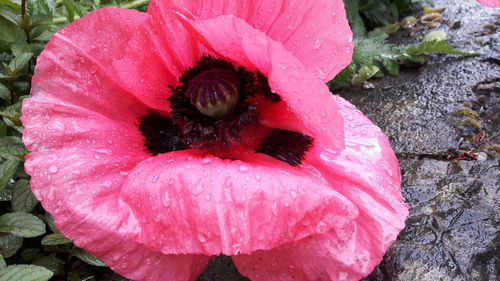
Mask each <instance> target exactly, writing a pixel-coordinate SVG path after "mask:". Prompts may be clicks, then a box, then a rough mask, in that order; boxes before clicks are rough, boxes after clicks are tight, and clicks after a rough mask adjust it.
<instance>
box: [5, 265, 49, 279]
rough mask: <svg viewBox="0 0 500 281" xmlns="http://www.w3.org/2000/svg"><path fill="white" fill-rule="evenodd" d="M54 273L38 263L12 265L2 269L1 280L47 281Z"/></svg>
mask: <svg viewBox="0 0 500 281" xmlns="http://www.w3.org/2000/svg"><path fill="white" fill-rule="evenodd" d="M53 275H54V273H53V272H52V271H50V270H48V269H46V268H44V267H42V266H38V265H27V264H22V265H21V264H19V265H10V266H8V267H6V268H4V269H2V270H0V281H47V280H49V279H50V278H51V277H52V276H53Z"/></svg>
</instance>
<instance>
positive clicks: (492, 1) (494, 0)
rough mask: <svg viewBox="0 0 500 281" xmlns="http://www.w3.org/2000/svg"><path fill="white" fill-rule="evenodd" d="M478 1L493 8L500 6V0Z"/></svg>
mask: <svg viewBox="0 0 500 281" xmlns="http://www.w3.org/2000/svg"><path fill="white" fill-rule="evenodd" d="M477 1H478V2H479V3H481V4H483V5H485V6H488V7H491V8H500V0H477Z"/></svg>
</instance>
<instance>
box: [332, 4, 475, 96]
mask: <svg viewBox="0 0 500 281" xmlns="http://www.w3.org/2000/svg"><path fill="white" fill-rule="evenodd" d="M418 2H423V1H421V0H344V3H345V5H346V10H347V16H348V18H349V23H350V25H351V28H352V30H353V33H354V45H355V48H354V54H353V58H352V62H351V64H350V65H349V66H348V67H347V68H345V69H344V70H343V71H342V72H341V73H340V74H339V75H337V77H335V79H334V80H332V81H331V82H330V83H329V86H330V88H331V89H333V90H336V89H339V88H343V87H348V86H350V85H361V84H362V83H363V82H365V81H367V80H368V79H370V78H372V77H382V76H383V75H384V74H385V73H388V74H390V75H398V74H399V68H400V64H408V63H409V64H411V65H421V64H423V63H424V62H425V56H426V55H427V54H431V53H442V54H453V55H475V54H474V53H468V52H462V51H459V50H456V49H455V48H454V47H453V45H451V44H450V43H449V42H448V40H446V35H445V34H441V33H439V32H435V31H434V32H431V33H429V34H428V35H427V36H426V37H425V38H424V40H423V41H422V42H421V43H420V44H417V45H413V46H405V47H400V46H395V45H393V44H390V43H388V42H387V38H388V37H389V34H391V33H394V32H396V31H397V30H398V28H399V25H400V24H397V23H395V22H396V21H397V20H398V17H399V16H401V15H406V14H408V12H410V11H411V9H410V8H411V7H412V4H415V3H418ZM425 2H429V1H425ZM367 7H372V8H370V9H367ZM427 10H429V9H427ZM429 11H433V12H434V11H435V9H431V10H429ZM372 29H373V30H372ZM367 30H371V31H370V32H368V31H367Z"/></svg>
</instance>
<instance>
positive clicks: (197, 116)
mask: <svg viewBox="0 0 500 281" xmlns="http://www.w3.org/2000/svg"><path fill="white" fill-rule="evenodd" d="M179 82H180V85H179V86H177V87H172V86H169V88H170V91H171V93H172V94H171V96H170V97H169V98H168V100H169V102H170V108H171V112H170V117H166V116H164V115H162V114H159V113H156V112H154V111H152V110H151V111H150V112H148V114H147V115H145V116H143V117H142V118H141V119H140V120H139V130H140V131H141V133H142V135H143V136H144V139H145V142H144V146H145V148H146V149H147V150H148V151H149V152H150V153H152V154H153V155H157V154H160V153H166V152H169V151H174V150H182V149H190V148H197V149H202V150H203V149H206V150H207V151H211V152H212V153H213V151H223V150H230V149H231V145H233V144H235V143H237V142H242V141H243V142H244V140H242V139H241V132H242V130H243V129H245V127H248V126H250V125H253V127H252V130H254V129H257V130H258V128H263V127H261V126H260V125H259V124H258V118H257V113H256V109H257V107H258V106H259V104H261V103H262V102H265V103H278V102H281V98H280V96H279V95H277V94H275V93H273V92H272V91H271V89H270V87H269V84H268V81H267V78H266V77H265V76H264V75H263V74H262V73H260V72H251V71H248V70H246V69H245V68H243V67H235V66H234V65H233V64H232V63H230V62H227V61H225V60H221V59H216V58H214V57H210V56H203V57H202V58H201V59H200V60H199V61H198V62H197V63H196V65H195V66H194V67H192V68H189V69H187V70H186V71H185V72H184V73H183V75H182V76H181V77H180V79H179ZM263 129H264V128H263ZM267 130H269V129H267ZM267 130H266V131H267ZM243 142H242V143H243ZM312 142H313V139H312V138H311V137H309V136H307V135H304V134H301V133H297V132H290V131H285V130H280V129H273V130H271V133H268V135H267V136H265V137H261V140H260V144H259V145H257V146H255V144H253V145H254V146H255V147H249V150H253V151H255V152H259V153H264V154H267V155H269V156H271V157H273V158H275V159H278V160H280V161H283V162H286V163H288V164H290V165H292V166H298V165H300V164H301V161H302V159H303V156H304V154H305V153H306V152H307V150H308V149H309V148H310V147H311V145H312Z"/></svg>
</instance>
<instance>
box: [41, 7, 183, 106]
mask: <svg viewBox="0 0 500 281" xmlns="http://www.w3.org/2000/svg"><path fill="white" fill-rule="evenodd" d="M149 18H150V17H149V15H148V14H146V13H140V12H137V11H135V10H125V9H118V8H103V9H99V10H97V11H95V12H92V13H90V14H88V15H86V16H85V17H84V18H82V19H80V20H77V21H75V22H74V23H72V24H70V25H68V26H66V27H63V28H61V30H60V31H58V32H57V33H56V34H55V35H54V36H53V37H52V38H51V40H50V41H49V43H48V44H47V45H46V47H45V49H44V50H45V51H44V52H43V54H42V55H41V56H40V57H39V58H38V63H37V69H36V71H38V72H40V71H45V72H49V71H53V70H52V69H47V68H48V67H51V68H64V70H65V71H66V72H67V73H65V74H64V76H62V77H52V78H51V79H53V80H56V79H60V80H63V79H67V78H69V77H70V76H72V77H73V79H72V80H73V81H72V82H73V83H71V84H68V85H65V87H67V88H76V87H79V88H84V87H86V88H88V89H89V90H90V91H92V92H89V93H88V94H87V95H83V96H77V95H68V94H67V93H68V92H69V91H67V90H66V91H61V92H60V93H59V94H58V95H59V96H60V97H61V99H62V98H64V99H66V100H69V99H71V100H72V103H74V104H76V105H81V104H84V102H85V100H86V99H87V97H86V96H95V95H96V93H95V92H96V91H97V90H98V89H99V87H100V85H96V84H95V83H94V81H95V79H93V76H95V75H98V76H99V77H100V78H101V79H99V80H100V81H106V83H109V84H114V86H115V87H116V90H117V91H119V92H120V94H116V93H113V92H111V91H104V90H102V91H100V92H99V94H100V98H101V100H102V101H107V102H108V103H118V104H115V106H114V107H113V106H112V104H103V105H104V106H105V107H103V108H106V107H110V108H120V107H119V105H120V104H119V102H120V101H119V99H120V95H123V97H121V98H122V99H124V100H131V99H129V98H127V96H135V97H136V98H137V99H138V100H140V101H141V102H142V103H144V104H146V105H147V106H148V107H151V108H157V109H160V110H165V111H167V110H168V104H167V103H165V102H164V101H165V99H166V98H167V94H168V92H169V91H168V89H167V85H169V83H174V82H175V81H176V80H177V76H173V75H172V73H171V72H170V71H169V70H168V69H167V68H166V67H165V66H164V64H163V62H162V61H161V60H160V59H158V55H157V53H158V52H157V50H156V49H155V48H154V46H152V45H151V39H150V38H149V36H148V34H147V33H145V32H142V29H140V28H141V27H142V26H144V25H145V24H146V22H148V21H149ZM54 62H55V63H54ZM146 65H147V67H143V66H146ZM75 81H78V83H77V82H75ZM35 82H36V81H35ZM58 86H59V87H64V86H60V85H58ZM82 92H83V91H82ZM83 93H85V92H83ZM53 94H54V95H55V93H53ZM91 98H96V97H91Z"/></svg>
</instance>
